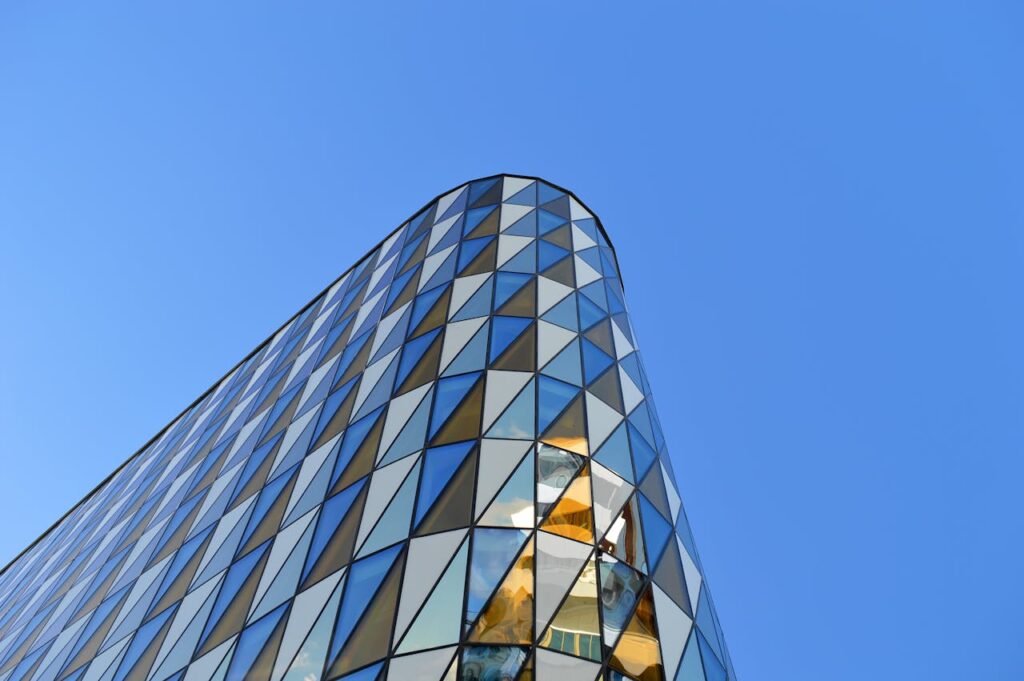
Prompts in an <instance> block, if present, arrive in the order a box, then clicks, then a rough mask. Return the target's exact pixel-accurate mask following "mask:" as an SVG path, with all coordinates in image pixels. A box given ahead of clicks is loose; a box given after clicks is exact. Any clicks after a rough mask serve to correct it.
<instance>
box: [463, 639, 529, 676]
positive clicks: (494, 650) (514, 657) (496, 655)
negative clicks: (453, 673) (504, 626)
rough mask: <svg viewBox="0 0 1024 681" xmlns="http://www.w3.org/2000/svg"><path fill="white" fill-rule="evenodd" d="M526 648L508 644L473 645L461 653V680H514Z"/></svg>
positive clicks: (520, 666) (523, 658) (523, 659)
mask: <svg viewBox="0 0 1024 681" xmlns="http://www.w3.org/2000/svg"><path fill="white" fill-rule="evenodd" d="M525 661H526V650H524V649H523V648H512V647H508V646H473V647H472V648H466V650H464V651H463V653H462V681H516V677H517V676H518V675H519V670H520V668H522V666H523V662H525Z"/></svg>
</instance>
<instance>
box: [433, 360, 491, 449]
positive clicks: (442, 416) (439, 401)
mask: <svg viewBox="0 0 1024 681" xmlns="http://www.w3.org/2000/svg"><path fill="white" fill-rule="evenodd" d="M480 374H481V372H479V371H475V372H473V373H471V374H462V375H461V376H452V377H450V378H442V379H441V380H439V381H438V382H437V390H436V396H435V397H434V415H433V417H432V418H431V419H430V437H434V435H436V434H437V431H438V430H440V428H441V426H443V425H444V422H445V421H447V420H448V417H449V416H451V415H452V412H453V411H455V408H456V407H458V406H459V403H461V402H462V400H463V398H465V397H466V393H468V392H469V390H470V388H472V387H473V385H474V384H475V383H476V381H477V379H478V378H479V377H480Z"/></svg>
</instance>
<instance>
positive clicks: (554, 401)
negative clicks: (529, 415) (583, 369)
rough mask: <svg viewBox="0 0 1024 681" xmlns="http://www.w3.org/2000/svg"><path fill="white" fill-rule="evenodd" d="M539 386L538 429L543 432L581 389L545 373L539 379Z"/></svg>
mask: <svg viewBox="0 0 1024 681" xmlns="http://www.w3.org/2000/svg"><path fill="white" fill-rule="evenodd" d="M537 386H538V391H537V393H538V394H537V431H538V432H540V433H543V432H544V431H545V430H547V427H548V426H550V425H551V422H552V421H554V420H555V418H557V417H558V415H559V414H561V413H562V410H563V409H565V408H566V407H567V406H568V405H569V402H571V401H572V398H574V397H576V396H577V395H578V394H579V393H580V389H579V388H577V387H576V386H573V385H569V384H568V383H564V382H562V381H559V380H556V379H554V378H551V377H550V376H543V375H542V376H540V377H539V378H538V379H537Z"/></svg>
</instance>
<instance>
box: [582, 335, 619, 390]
mask: <svg viewBox="0 0 1024 681" xmlns="http://www.w3.org/2000/svg"><path fill="white" fill-rule="evenodd" d="M614 362H615V360H613V359H612V358H611V357H609V356H608V355H606V354H605V353H604V351H602V350H601V349H600V348H598V347H597V346H596V345H594V344H593V343H591V342H590V341H589V340H587V339H585V338H584V339H583V372H584V377H585V378H586V379H587V385H590V384H591V383H593V382H594V380H595V379H597V377H598V376H600V375H601V374H603V373H604V370H605V369H607V368H608V367H610V366H611V365H612V364H613V363H614Z"/></svg>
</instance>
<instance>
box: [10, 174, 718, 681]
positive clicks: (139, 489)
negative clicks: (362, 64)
mask: <svg viewBox="0 0 1024 681" xmlns="http://www.w3.org/2000/svg"><path fill="white" fill-rule="evenodd" d="M338 678H341V679H345V680H346V681H374V680H376V679H380V680H386V681H404V680H407V679H414V680H417V681H441V680H444V681H454V680H457V679H465V680H467V681H468V680H473V681H476V680H480V681H483V680H487V681H500V680H503V679H507V680H509V681H515V680H519V681H533V680H534V679H537V681H547V679H557V680H558V681H595V679H598V678H600V679H602V680H603V681H615V680H618V679H636V680H637V681H659V680H661V679H669V680H670V681H671V680H679V681H723V680H725V679H731V678H735V676H734V674H733V673H732V671H731V665H730V663H729V657H728V653H727V651H726V648H725V644H724V642H723V639H722V632H721V628H720V626H719V623H718V619H717V617H716V615H715V611H714V606H713V605H712V602H711V598H710V595H709V594H708V590H707V587H706V584H705V581H704V578H703V575H702V570H701V567H700V561H699V559H698V557H697V552H696V550H695V549H694V544H693V540H692V538H691V536H690V531H689V528H688V525H687V521H686V518H685V514H684V513H683V510H682V505H681V503H680V498H679V494H678V493H677V491H676V486H675V483H674V480H673V474H672V468H671V464H670V462H669V458H668V456H667V454H666V449H665V442H664V439H663V437H662V435H661V429H660V427H659V423H658V416H657V414H656V412H655V410H654V408H653V404H652V402H651V396H650V389H649V387H648V382H647V379H646V377H645V373H644V369H643V366H642V364H641V362H640V359H639V357H638V355H637V353H636V343H635V340H634V335H633V331H632V329H631V327H630V323H629V319H628V317H627V314H626V308H625V304H624V302H623V292H622V284H621V281H620V278H619V272H618V267H617V264H616V258H615V252H614V250H613V249H612V247H611V245H610V244H609V243H608V241H607V239H606V236H605V233H604V231H603V229H602V227H601V225H600V223H599V222H598V220H597V219H596V218H595V217H594V216H593V215H592V214H591V213H590V212H589V211H588V210H587V209H586V208H585V207H584V206H583V205H582V204H581V203H580V202H579V201H578V200H577V199H576V198H575V197H574V196H573V195H572V194H569V193H567V192H566V191H564V190H562V189H559V188H557V187H555V186H553V185H550V184H548V183H545V182H543V181H539V180H537V179H535V178H526V177H514V176H497V177H490V178H485V179H481V180H477V181H474V182H471V183H469V184H466V185H463V186H461V187H459V188H457V189H455V190H453V191H450V192H447V193H445V194H444V195H442V196H440V197H438V198H437V199H435V200H433V201H431V202H430V203H429V204H428V205H427V206H426V207H425V208H423V209H422V210H420V211H419V212H418V213H416V214H415V216H414V217H413V218H412V219H410V220H409V221H408V222H406V223H405V224H403V225H401V226H400V227H399V228H398V229H397V230H395V231H394V232H393V233H392V234H391V235H390V236H388V237H387V238H386V239H385V240H384V241H383V242H382V243H381V244H380V245H379V246H378V247H377V248H375V249H374V250H373V251H372V252H371V253H370V254H368V255H367V256H365V257H364V258H363V259H361V260H360V261H359V262H358V263H356V265H355V266H353V267H352V268H351V269H350V270H349V271H348V272H346V273H345V274H344V275H343V276H342V277H341V278H340V279H338V280H337V281H336V282H334V283H333V284H332V285H331V286H330V287H329V288H328V289H327V290H326V291H324V292H323V293H321V294H320V295H319V296H317V297H316V298H315V299H314V300H313V301H312V302H311V303H309V304H308V305H307V306H306V307H305V308H303V309H302V310H301V311H300V312H299V313H298V314H297V315H296V316H295V317H293V318H292V319H291V320H289V321H288V322H287V323H286V324H285V325H284V326H283V327H282V328H281V329H280V330H279V331H277V333H275V334H274V335H273V336H272V337H271V338H270V339H268V340H267V341H266V342H264V343H263V344H262V345H260V346H259V347H258V348H257V349H256V350H254V351H253V352H252V354H250V355H249V356H248V357H246V358H245V359H244V360H242V362H241V363H240V364H238V365H237V366H236V367H235V368H234V369H232V370H231V371H230V372H229V373H228V374H227V375H226V376H225V377H224V378H223V379H221V380H220V381H219V382H218V383H217V384H216V385H214V386H213V387H212V388H211V389H210V390H208V391H207V392H206V393H205V394H204V395H202V396H201V397H200V398H199V399H198V400H197V401H196V402H195V403H194V404H192V405H191V406H190V407H189V408H188V409H186V410H185V411H184V412H183V413H182V414H181V415H179V416H178V417H177V418H176V419H175V420H174V421H173V422H172V423H171V424H170V425H168V426H167V427H166V428H165V429H164V430H163V431H161V432H160V433H159V434H158V435H157V436H156V437H154V438H153V439H152V440H151V441H150V442H149V443H147V444H146V445H145V446H144V447H143V448H142V449H141V450H140V451H139V452H137V453H136V454H135V455H133V456H132V457H131V458H130V459H129V460H128V461H127V462H126V463H125V464H124V465H123V466H122V467H121V468H119V469H118V470H117V471H115V472H114V473H113V474H112V475H111V476H110V477H109V478H108V479H107V480H105V481H104V482H103V483H102V484H101V485H100V486H99V487H98V488H97V489H96V490H95V491H93V492H92V493H91V494H90V495H89V496H88V497H86V498H85V499H84V500H82V501H81V502H80V503H79V504H78V505H77V506H75V507H74V508H73V509H72V510H71V511H70V512H69V513H68V514H67V515H66V516H65V517H64V518H62V519H61V520H60V521H59V522H58V523H57V524H56V525H54V526H53V527H52V528H51V529H50V530H49V531H48V532H47V533H46V534H44V535H43V536H42V537H41V538H40V539H39V540H38V541H37V542H36V543H34V544H33V545H32V546H30V547H29V548H28V549H27V550H26V551H25V552H24V553H22V554H21V555H20V556H18V557H17V558H16V559H15V560H14V561H13V562H12V563H11V564H10V565H8V566H7V567H6V568H5V569H4V570H3V572H2V573H0V681H13V680H15V679H19V680H20V679H34V680H38V681H47V680H59V681H65V680H66V681H144V680H145V679H153V680H154V681H160V680H163V679H170V680H173V681H182V680H184V681H206V680H207V679H218V680H229V681H237V680H242V679H251V680H253V681H269V680H273V681H280V680H282V679H283V680H286V681H315V680H316V679H338Z"/></svg>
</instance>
